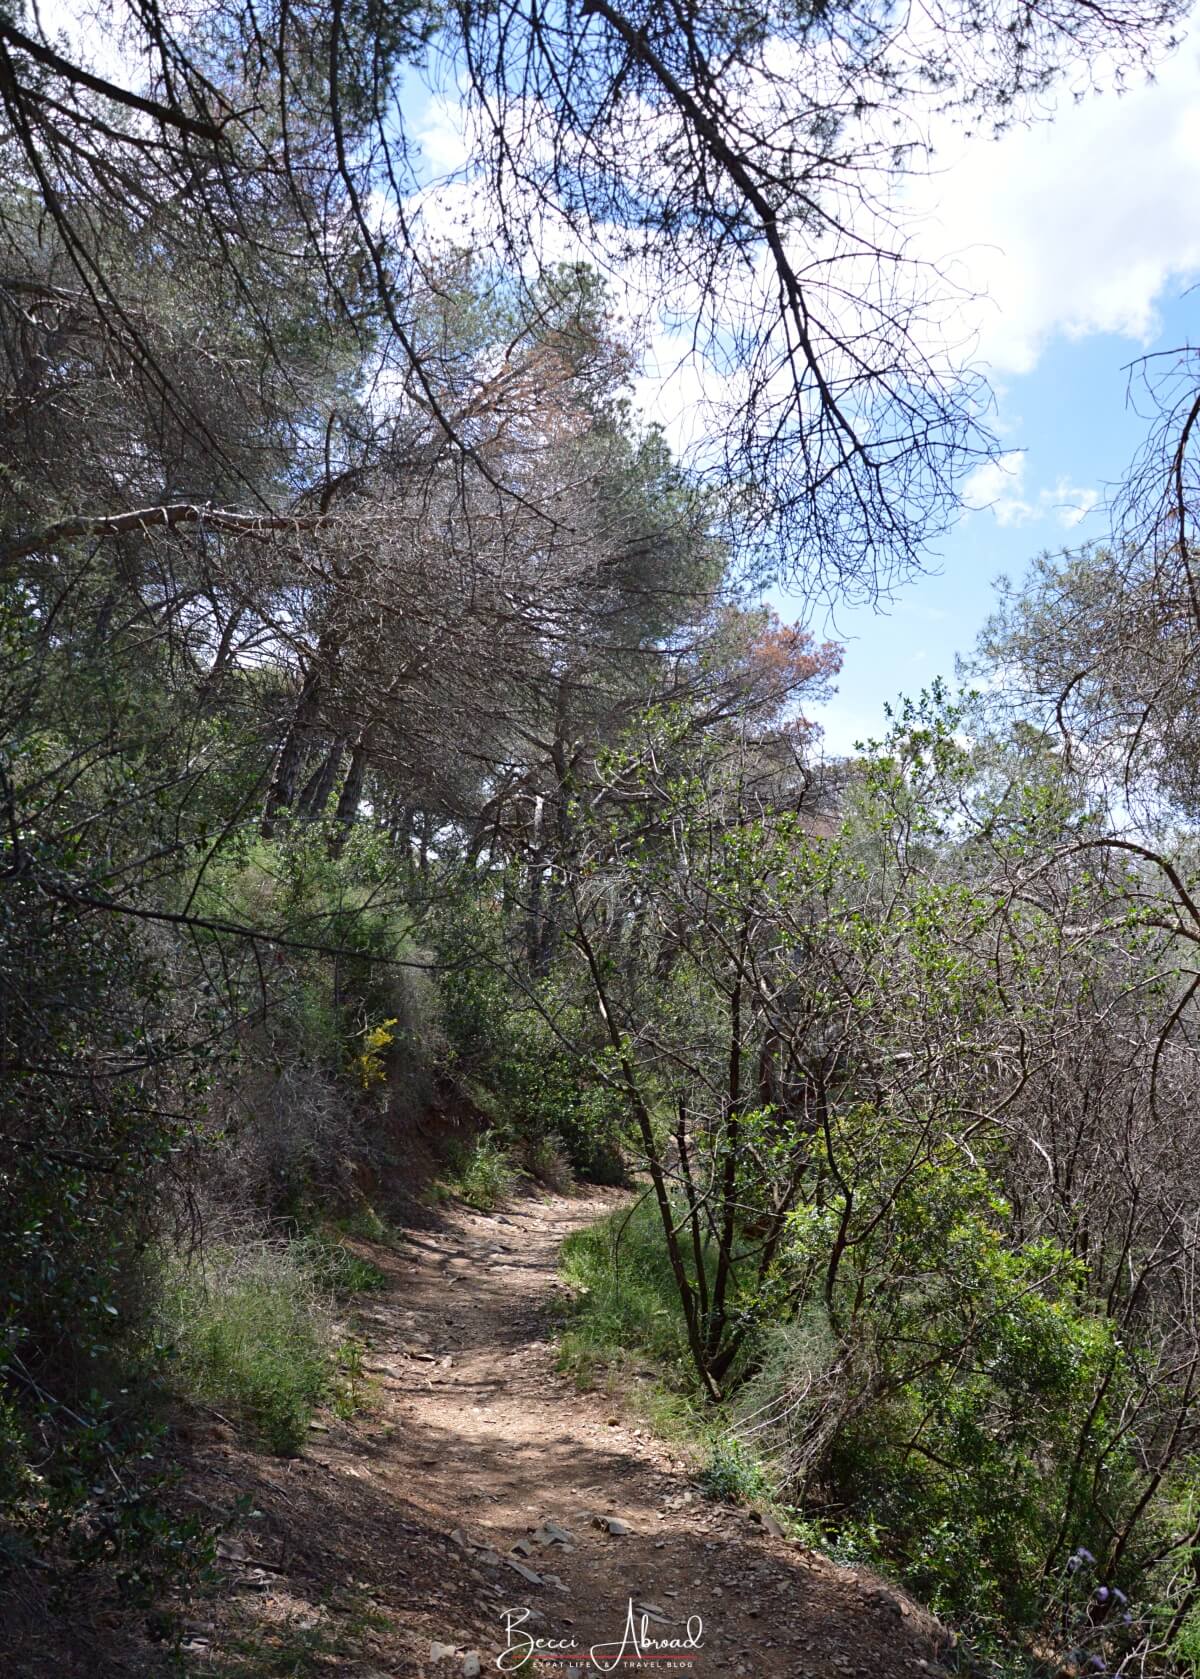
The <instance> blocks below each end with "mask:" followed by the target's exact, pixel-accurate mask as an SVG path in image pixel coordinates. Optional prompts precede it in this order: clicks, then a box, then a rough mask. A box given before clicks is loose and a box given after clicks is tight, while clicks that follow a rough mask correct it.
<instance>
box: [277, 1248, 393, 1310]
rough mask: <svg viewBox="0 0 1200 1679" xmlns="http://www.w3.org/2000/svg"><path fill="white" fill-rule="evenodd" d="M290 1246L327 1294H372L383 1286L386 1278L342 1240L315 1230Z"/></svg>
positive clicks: (340, 1295) (376, 1267) (385, 1285)
mask: <svg viewBox="0 0 1200 1679" xmlns="http://www.w3.org/2000/svg"><path fill="white" fill-rule="evenodd" d="M292 1246H293V1249H294V1250H295V1257H296V1258H297V1260H298V1261H299V1262H300V1263H301V1264H302V1265H303V1266H304V1267H305V1268H306V1269H307V1270H308V1272H309V1274H310V1276H311V1277H312V1278H313V1280H314V1281H315V1282H316V1283H317V1284H319V1285H320V1286H321V1287H322V1288H325V1289H327V1290H328V1292H329V1293H330V1294H334V1295H337V1296H339V1297H344V1296H346V1295H352V1294H372V1293H375V1292H376V1291H377V1290H379V1289H382V1288H386V1287H387V1278H386V1277H385V1276H384V1274H383V1272H382V1271H381V1270H380V1269H379V1267H378V1265H372V1263H371V1261H370V1260H369V1259H363V1258H361V1257H360V1256H359V1255H358V1254H356V1253H354V1252H353V1251H352V1250H351V1249H350V1248H348V1247H347V1246H346V1245H345V1243H344V1242H338V1241H334V1240H332V1239H331V1238H330V1237H329V1236H326V1235H320V1234H319V1235H310V1236H301V1237H300V1238H299V1240H298V1241H296V1242H294V1243H293V1244H292Z"/></svg>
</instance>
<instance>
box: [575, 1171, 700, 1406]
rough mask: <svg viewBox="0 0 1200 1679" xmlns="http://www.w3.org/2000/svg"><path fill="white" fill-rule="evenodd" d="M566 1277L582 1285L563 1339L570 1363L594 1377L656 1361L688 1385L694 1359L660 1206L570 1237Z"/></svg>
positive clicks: (624, 1213)
mask: <svg viewBox="0 0 1200 1679" xmlns="http://www.w3.org/2000/svg"><path fill="white" fill-rule="evenodd" d="M561 1264H562V1272H563V1275H564V1277H566V1279H567V1280H568V1281H569V1282H570V1283H572V1284H573V1285H574V1287H575V1290H576V1294H575V1298H574V1301H573V1303H572V1307H571V1316H570V1319H569V1322H568V1326H567V1329H566V1332H565V1333H564V1335H563V1339H562V1356H563V1361H564V1363H565V1364H566V1365H567V1366H568V1367H570V1368H573V1369H574V1370H575V1372H576V1374H577V1375H579V1376H582V1377H583V1378H584V1379H585V1380H590V1379H591V1377H592V1375H593V1373H594V1371H595V1370H596V1368H597V1367H599V1366H602V1365H604V1364H619V1363H622V1362H624V1361H625V1360H626V1359H628V1358H629V1357H631V1356H632V1357H634V1358H636V1357H638V1356H639V1355H640V1356H644V1357H649V1358H652V1359H653V1360H654V1361H655V1362H656V1364H657V1365H658V1366H659V1367H660V1368H661V1369H662V1371H663V1374H664V1377H665V1379H666V1380H667V1381H668V1382H670V1383H672V1384H673V1385H675V1386H678V1387H686V1386H688V1381H689V1378H688V1371H689V1369H690V1364H691V1357H690V1354H689V1352H688V1345H687V1333H686V1329H685V1325H684V1320H683V1312H682V1310H681V1308H680V1305H679V1296H678V1293H677V1291H676V1288H675V1278H674V1276H673V1274H672V1272H671V1265H670V1261H669V1259H668V1257H667V1250H666V1245H665V1243H664V1241H663V1234H662V1226H661V1224H660V1222H659V1215H658V1209H657V1207H656V1206H655V1205H654V1203H653V1202H652V1201H650V1200H643V1201H642V1202H641V1203H640V1204H638V1205H637V1206H635V1207H634V1209H633V1211H632V1212H629V1211H628V1210H626V1209H622V1210H621V1211H620V1212H616V1213H612V1214H610V1215H609V1217H608V1218H605V1219H601V1220H600V1222H599V1223H598V1224H594V1225H591V1226H590V1227H589V1228H588V1229H586V1230H580V1231H577V1232H576V1233H575V1234H574V1235H573V1236H569V1237H568V1238H567V1240H566V1242H564V1244H563V1248H562V1258H561Z"/></svg>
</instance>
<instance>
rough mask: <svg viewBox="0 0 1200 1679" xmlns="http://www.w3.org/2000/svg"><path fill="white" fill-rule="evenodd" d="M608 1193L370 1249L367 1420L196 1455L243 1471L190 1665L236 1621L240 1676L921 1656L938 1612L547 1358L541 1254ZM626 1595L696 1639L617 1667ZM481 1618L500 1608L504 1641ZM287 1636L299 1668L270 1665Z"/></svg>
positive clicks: (929, 1666) (602, 1208)
mask: <svg viewBox="0 0 1200 1679" xmlns="http://www.w3.org/2000/svg"><path fill="white" fill-rule="evenodd" d="M612 1205H613V1201H612V1199H611V1198H607V1199H606V1198H602V1197H600V1196H598V1195H595V1194H593V1195H592V1196H591V1197H590V1198H583V1197H563V1196H546V1197H542V1198H538V1199H532V1198H531V1199H528V1200H524V1201H522V1202H519V1203H517V1204H516V1205H514V1206H512V1207H510V1208H509V1209H507V1210H505V1211H504V1212H502V1213H497V1214H493V1215H487V1216H485V1215H482V1214H477V1213H472V1212H469V1211H465V1210H464V1211H456V1212H453V1213H449V1214H447V1215H445V1216H444V1217H443V1218H442V1219H441V1220H440V1222H439V1225H438V1227H437V1228H436V1229H431V1230H426V1231H415V1232H411V1233H409V1234H408V1235H407V1236H406V1238H405V1240H404V1242H403V1244H402V1246H401V1247H400V1248H399V1249H398V1250H395V1251H393V1250H387V1249H376V1248H371V1249H370V1254H371V1257H372V1259H373V1260H374V1261H375V1263H376V1264H378V1265H380V1266H381V1267H382V1268H383V1269H385V1270H386V1272H387V1274H388V1282H389V1287H388V1290H387V1292H386V1293H383V1294H380V1295H378V1296H375V1297H373V1298H372V1299H371V1301H370V1304H369V1305H368V1307H367V1308H366V1310H365V1311H364V1312H363V1313H362V1314H361V1318H362V1332H363V1333H364V1334H365V1336H366V1338H367V1340H368V1343H369V1346H370V1351H369V1353H368V1355H367V1360H366V1366H367V1370H368V1372H369V1373H370V1375H371V1378H372V1380H373V1381H374V1382H375V1383H377V1384H378V1402H377V1404H376V1405H375V1406H374V1407H373V1410H372V1412H371V1414H370V1416H369V1417H368V1418H367V1419H366V1420H363V1419H362V1418H356V1419H354V1420H353V1421H351V1422H349V1423H342V1422H338V1421H337V1420H336V1419H334V1418H332V1417H327V1418H325V1419H324V1422H323V1424H322V1425H321V1426H320V1427H319V1428H318V1429H317V1430H316V1431H314V1433H313V1435H312V1446H311V1449H310V1450H309V1451H308V1452H306V1453H305V1455H304V1456H303V1457H302V1458H300V1459H297V1460H295V1461H294V1462H292V1463H291V1464H282V1463H278V1462H268V1461H267V1460H263V1459H261V1458H251V1457H249V1455H248V1454H245V1453H244V1452H242V1451H240V1450H239V1449H238V1448H237V1447H236V1445H235V1444H234V1443H233V1442H232V1440H230V1439H228V1438H227V1439H225V1440H224V1441H214V1442H212V1443H211V1444H210V1445H209V1447H208V1448H207V1451H206V1454H205V1455H206V1457H207V1462H208V1467H209V1470H210V1472H212V1473H214V1474H216V1475H219V1476H221V1477H222V1478H223V1479H224V1480H225V1481H226V1482H229V1481H240V1482H243V1483H245V1484H246V1485H247V1490H249V1491H250V1492H251V1493H252V1496H253V1498H254V1500H255V1508H256V1510H257V1511H258V1512H259V1513H258V1515H257V1516H256V1517H254V1518H252V1519H251V1521H250V1522H249V1523H248V1526H247V1529H246V1532H245V1534H244V1536H243V1537H242V1538H240V1539H238V1540H235V1541H233V1542H231V1543H230V1544H228V1545H226V1546H225V1547H224V1549H225V1551H226V1552H227V1553H228V1554H227V1555H226V1556H225V1557H224V1559H223V1566H224V1567H225V1568H226V1569H227V1571H228V1580H229V1586H230V1588H231V1596H230V1598H229V1600H228V1602H227V1604H226V1607H225V1611H224V1612H223V1613H221V1614H219V1615H218V1617H217V1619H216V1620H215V1621H212V1622H209V1623H207V1624H202V1625H198V1626H196V1627H195V1628H193V1629H192V1638H191V1646H190V1647H191V1651H192V1653H193V1655H194V1658H195V1660H196V1663H197V1666H196V1671H197V1672H204V1671H205V1670H207V1671H210V1672H211V1671H213V1667H212V1665H211V1664H213V1663H219V1661H220V1658H221V1656H222V1655H223V1654H224V1652H225V1651H227V1650H228V1648H229V1647H230V1641H231V1639H233V1638H234V1634H235V1631H236V1634H237V1637H238V1638H240V1639H241V1647H242V1648H243V1650H244V1651H245V1652H246V1656H245V1659H246V1664H247V1665H246V1666H245V1667H244V1668H241V1669H238V1670H237V1671H239V1672H244V1673H246V1674H247V1675H250V1674H257V1673H259V1672H262V1673H264V1674H265V1673H267V1672H270V1673H276V1672H278V1673H293V1672H294V1673H297V1674H308V1673H313V1674H316V1673H334V1674H337V1675H339V1676H340V1679H385V1676H386V1679H400V1676H402V1675H403V1676H405V1679H408V1676H412V1675H424V1676H426V1679H449V1676H451V1675H459V1674H466V1675H468V1676H469V1675H471V1674H473V1673H474V1672H476V1671H481V1672H482V1673H483V1674H487V1673H496V1672H497V1671H498V1668H497V1659H498V1657H499V1655H500V1653H501V1652H502V1651H503V1650H504V1648H505V1645H506V1643H509V1644H515V1643H517V1642H519V1639H520V1635H521V1634H529V1635H531V1636H533V1637H535V1638H539V1639H542V1640H554V1641H560V1642H559V1647H558V1648H557V1650H555V1652H554V1654H555V1657H556V1660H553V1661H551V1660H543V1659H539V1660H538V1662H537V1664H536V1666H535V1667H534V1668H533V1669H531V1671H534V1672H537V1673H540V1674H542V1675H550V1676H552V1679H560V1676H562V1675H565V1674H568V1673H574V1674H577V1675H578V1676H579V1679H584V1676H588V1679H590V1676H592V1675H594V1674H596V1673H597V1672H598V1671H600V1670H601V1669H600V1667H598V1665H597V1662H596V1660H594V1659H593V1658H592V1656H591V1654H590V1652H591V1648H592V1646H593V1645H595V1644H604V1645H607V1646H610V1648H609V1649H608V1650H607V1651H605V1652H602V1653H601V1655H600V1660H601V1662H602V1663H603V1664H604V1666H605V1667H607V1666H608V1664H609V1663H610V1662H611V1661H612V1660H613V1657H614V1656H615V1655H617V1653H618V1651H620V1650H621V1646H622V1641H623V1640H625V1642H624V1649H623V1652H622V1660H621V1661H620V1663H619V1664H617V1665H616V1666H615V1667H614V1668H613V1669H612V1671H616V1672H619V1673H628V1672H638V1671H641V1672H646V1673H651V1672H659V1671H667V1672H674V1671H680V1668H679V1667H678V1666H676V1665H675V1664H676V1662H683V1661H685V1660H687V1661H690V1662H691V1667H690V1669H687V1670H686V1671H690V1673H691V1674H692V1675H693V1676H694V1679H709V1676H713V1679H716V1676H718V1675H729V1676H734V1675H745V1676H753V1679H776V1676H778V1679H856V1676H862V1679H867V1676H870V1679H893V1676H894V1679H901V1676H907V1679H916V1676H917V1675H918V1674H922V1673H924V1674H926V1675H931V1674H936V1673H937V1672H938V1671H939V1669H938V1667H937V1665H936V1655H937V1648H938V1631H937V1628H936V1627H935V1625H934V1623H933V1622H932V1621H931V1620H930V1619H929V1617H928V1616H926V1615H925V1614H924V1613H922V1611H921V1610H920V1609H918V1608H917V1607H916V1606H915V1605H914V1604H912V1603H911V1602H909V1601H908V1600H907V1599H905V1598H903V1597H902V1596H901V1595H900V1594H898V1593H897V1592H896V1591H895V1590H894V1589H892V1588H890V1587H884V1586H882V1585H881V1584H880V1583H879V1582H878V1581H877V1580H875V1579H873V1578H872V1577H871V1576H869V1575H867V1574H866V1573H865V1572H862V1571H852V1570H847V1569H842V1568H838V1567H835V1566H833V1565H832V1564H830V1563H828V1562H826V1561H824V1560H823V1559H821V1558H818V1557H815V1556H814V1555H812V1554H811V1553H809V1552H807V1551H804V1550H801V1549H799V1548H797V1547H796V1546H794V1545H792V1544H790V1543H788V1542H787V1541H785V1540H783V1539H782V1538H780V1537H778V1536H776V1535H773V1534H772V1533H770V1532H769V1531H768V1530H767V1528H765V1527H764V1526H763V1524H762V1523H761V1522H759V1521H757V1520H756V1519H754V1518H752V1517H751V1516H750V1515H749V1514H748V1513H747V1512H745V1511H742V1510H734V1509H730V1508H726V1507H723V1506H718V1505H715V1504H712V1503H711V1502H708V1501H706V1500H705V1499H703V1498H702V1497H700V1496H699V1495H698V1493H697V1492H696V1490H695V1488H694V1486H693V1485H691V1484H689V1480H688V1476H687V1474H686V1471H685V1468H684V1466H683V1464H682V1463H681V1462H679V1461H677V1460H675V1459H673V1457H672V1456H671V1454H670V1452H669V1451H668V1450H666V1449H665V1448H664V1447H663V1446H662V1445H661V1443H659V1442H656V1441H655V1440H653V1439H652V1438H649V1437H648V1436H647V1435H646V1434H645V1432H644V1431H643V1430H641V1429H640V1428H639V1427H638V1425H637V1422H636V1420H633V1419H631V1418H629V1417H628V1416H624V1415H622V1414H621V1413H620V1412H619V1411H618V1410H615V1409H614V1408H613V1401H612V1400H611V1399H607V1398H605V1397H604V1396H603V1395H598V1394H579V1393H577V1392H576V1391H575V1389H574V1385H573V1384H572V1383H571V1382H570V1381H569V1380H567V1379H566V1378H564V1377H562V1376H560V1375H558V1374H557V1373H556V1371H555V1368H554V1351H553V1346H552V1341H551V1338H552V1335H553V1325H554V1313H553V1300H554V1297H555V1294H556V1291H557V1290H560V1289H561V1288H562V1286H563V1285H562V1284H561V1283H560V1282H559V1281H558V1279H557V1277H556V1264H557V1254H558V1249H559V1247H560V1245H561V1243H562V1240H563V1238H564V1237H565V1236H567V1235H568V1234H569V1233H570V1232H571V1231H573V1230H576V1229H579V1228H580V1227H582V1226H583V1225H585V1224H587V1223H589V1222H590V1221H592V1220H594V1219H596V1218H598V1217H600V1216H601V1215H602V1214H603V1213H604V1212H606V1211H608V1210H610V1209H611V1207H612ZM324 1430H327V1432H326V1431H324ZM610 1523H611V1526H610V1525H609V1524H610ZM563 1535H565V1536H566V1537H565V1539H564V1538H563V1537H562V1536H563ZM514 1546H516V1547H517V1549H516V1550H515V1551H514V1549H513V1547H514ZM514 1565H515V1566H514ZM522 1570H523V1571H524V1572H521V1571H522ZM631 1605H633V1618H634V1625H635V1627H636V1628H637V1630H638V1632H639V1634H640V1632H641V1631H642V1627H643V1622H642V1619H641V1614H642V1606H645V1608H646V1610H647V1611H648V1619H647V1621H646V1622H645V1623H644V1624H645V1628H646V1630H647V1631H648V1633H649V1635H650V1637H651V1638H653V1639H655V1640H662V1641H667V1640H683V1641H686V1640H687V1639H688V1636H689V1635H688V1622H689V1619H691V1628H692V1633H693V1634H694V1636H695V1637H696V1638H697V1639H698V1641H699V1645H700V1647H699V1648H698V1649H692V1650H688V1651H686V1652H685V1653H683V1654H678V1653H674V1654H673V1653H672V1652H671V1650H670V1646H669V1644H664V1643H656V1644H654V1645H650V1646H647V1645H645V1644H642V1645H640V1648H641V1650H642V1654H643V1658H644V1659H643V1660H642V1662H641V1663H639V1662H638V1661H637V1660H636V1659H635V1657H636V1654H637V1649H638V1646H635V1645H634V1643H633V1642H632V1640H629V1639H626V1633H627V1628H628V1625H629V1616H630V1606H631ZM505 1611H510V1612H512V1613H513V1614H515V1615H518V1616H520V1617H521V1625H520V1631H519V1633H518V1634H515V1635H514V1636H513V1637H512V1638H509V1639H506V1636H505ZM526 1612H528V1614H527V1616H526ZM692 1618H694V1619H692ZM248 1624H252V1625H253V1627H254V1635H253V1637H250V1638H247V1635H246V1627H247V1625H248ZM238 1629H240V1630H238ZM256 1639H257V1640H258V1641H259V1642H258V1643H256V1642H255V1640H256ZM253 1651H257V1652H258V1654H257V1656H255V1655H253V1654H252V1652H253ZM296 1651H300V1652H302V1653H303V1654H304V1659H305V1661H307V1662H308V1664H309V1665H307V1666H305V1665H301V1664H300V1661H299V1659H298V1658H297V1660H296V1662H295V1664H294V1665H293V1666H288V1665H286V1663H287V1660H288V1659H290V1653H292V1652H296ZM542 1653H543V1654H544V1655H549V1653H550V1652H549V1651H544V1652H542ZM476 1657H477V1658H478V1662H479V1668H478V1669H476V1666H475V1658H476ZM268 1658H269V1664H268ZM515 1665H516V1658H515V1657H510V1658H509V1659H508V1661H507V1662H506V1663H505V1666H506V1667H507V1668H508V1669H509V1670H511V1668H512V1667H513V1666H515ZM218 1670H219V1671H221V1670H222V1669H220V1668H219V1666H218Z"/></svg>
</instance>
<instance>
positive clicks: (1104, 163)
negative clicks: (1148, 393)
mask: <svg viewBox="0 0 1200 1679" xmlns="http://www.w3.org/2000/svg"><path fill="white" fill-rule="evenodd" d="M1198 64H1200V51H1198V49H1197V46H1196V45H1195V44H1192V43H1189V44H1186V45H1185V46H1184V47H1183V49H1182V50H1181V51H1180V52H1178V53H1177V54H1176V55H1175V57H1174V58H1172V59H1170V60H1169V61H1168V62H1167V63H1166V64H1164V65H1163V66H1162V67H1161V69H1160V72H1159V75H1158V77H1157V80H1156V81H1155V82H1154V83H1151V84H1148V85H1145V86H1139V87H1135V88H1133V89H1131V90H1130V91H1129V92H1127V93H1125V94H1123V95H1120V96H1118V95H1117V94H1115V93H1105V94H1102V95H1099V96H1095V97H1091V98H1087V99H1085V100H1083V101H1081V102H1080V103H1078V104H1073V103H1071V102H1070V101H1069V100H1067V99H1064V101H1063V104H1062V108H1061V109H1059V110H1058V111H1057V113H1056V115H1055V117H1054V120H1053V122H1051V123H1047V122H1040V123H1037V124H1035V125H1033V126H1032V127H1029V128H1015V129H1013V130H1012V131H1010V132H1009V133H1007V134H1005V135H1002V136H1001V137H1000V138H999V139H996V140H993V139H989V138H986V137H978V138H975V139H972V140H965V141H964V140H963V139H961V138H957V139H956V138H955V137H954V136H953V135H951V134H949V133H948V134H947V136H946V142H945V146H944V149H943V155H942V156H941V157H940V158H939V157H935V160H934V162H935V170H937V172H936V173H935V174H934V175H933V176H932V177H930V178H929V179H926V180H923V181H919V182H917V183H915V184H914V185H913V186H912V187H911V189H910V191H909V192H908V194H907V195H906V201H907V205H908V207H909V208H910V209H912V210H913V211H915V212H917V213H918V214H921V215H924V216H925V217H927V220H926V221H925V223H924V226H923V230H922V233H921V236H920V242H921V245H922V248H923V249H924V250H925V251H926V252H928V253H930V254H937V255H939V256H945V254H946V253H947V252H953V253H954V256H953V258H952V267H953V269H954V272H955V273H956V275H957V277H958V278H959V279H960V280H961V281H962V282H963V283H964V284H965V285H967V286H968V287H969V288H970V289H971V290H972V291H974V292H976V293H978V294H980V298H979V301H978V302H977V303H975V304H972V305H968V306H967V309H966V311H965V318H966V321H967V323H968V324H970V325H973V326H974V328H975V330H976V331H977V333H978V341H979V351H980V354H981V356H982V358H983V359H984V361H985V362H986V363H987V364H988V365H989V366H990V367H991V369H992V370H993V371H995V372H997V373H1000V374H1004V373H1028V372H1030V371H1031V370H1032V369H1033V368H1034V367H1035V366H1036V364H1037V361H1038V359H1039V357H1040V355H1041V353H1042V351H1043V350H1044V349H1045V347H1046V345H1047V344H1048V343H1049V342H1050V340H1051V339H1052V338H1053V337H1054V336H1056V335H1058V334H1062V335H1065V336H1067V337H1083V336H1085V335H1087V334H1089V333H1100V332H1111V333H1118V334H1121V335H1122V336H1124V337H1126V338H1129V339H1131V340H1133V341H1135V342H1137V343H1139V344H1146V343H1148V342H1149V341H1150V339H1151V338H1152V337H1153V336H1154V333H1155V331H1156V328H1157V316H1156V306H1157V305H1158V304H1159V303H1160V301H1161V300H1162V299H1163V298H1164V297H1165V296H1166V295H1167V294H1168V293H1169V292H1171V291H1173V290H1181V289H1182V288H1183V286H1184V285H1186V284H1187V283H1188V281H1190V280H1191V279H1192V278H1194V277H1195V276H1196V275H1197V273H1200V220H1197V218H1196V217H1195V216H1194V215H1193V214H1192V213H1191V212H1192V206H1193V205H1195V204H1196V203H1197V202H1200V77H1198V76H1197V67H1198Z"/></svg>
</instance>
